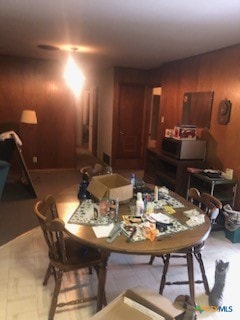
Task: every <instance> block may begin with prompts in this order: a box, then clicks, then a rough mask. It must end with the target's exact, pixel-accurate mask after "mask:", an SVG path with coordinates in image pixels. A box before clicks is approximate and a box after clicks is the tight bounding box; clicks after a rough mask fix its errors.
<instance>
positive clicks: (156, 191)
mask: <svg viewBox="0 0 240 320" xmlns="http://www.w3.org/2000/svg"><path fill="white" fill-rule="evenodd" d="M154 201H158V186H155V187H154Z"/></svg>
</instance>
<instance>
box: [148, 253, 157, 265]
mask: <svg viewBox="0 0 240 320" xmlns="http://www.w3.org/2000/svg"><path fill="white" fill-rule="evenodd" d="M154 259H155V256H154V255H151V257H150V260H149V262H148V263H149V264H150V265H152V264H153V261H154Z"/></svg>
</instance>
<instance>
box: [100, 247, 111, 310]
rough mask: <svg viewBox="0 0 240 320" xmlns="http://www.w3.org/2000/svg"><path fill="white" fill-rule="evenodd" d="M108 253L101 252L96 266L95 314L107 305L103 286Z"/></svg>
mask: <svg viewBox="0 0 240 320" xmlns="http://www.w3.org/2000/svg"><path fill="white" fill-rule="evenodd" d="M109 256H110V253H109V252H108V251H101V260H102V261H101V263H100V264H99V266H98V273H97V274H98V293H97V312H98V311H100V310H101V309H102V307H103V305H106V304H107V300H106V294H105V284H106V277H107V264H108V258H109Z"/></svg>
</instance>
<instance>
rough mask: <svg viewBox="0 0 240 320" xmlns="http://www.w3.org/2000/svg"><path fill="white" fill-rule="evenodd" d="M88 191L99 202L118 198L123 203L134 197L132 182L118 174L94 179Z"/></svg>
mask: <svg viewBox="0 0 240 320" xmlns="http://www.w3.org/2000/svg"><path fill="white" fill-rule="evenodd" d="M87 189H88V191H89V192H90V193H91V194H92V195H93V196H94V197H95V198H96V199H97V200H101V199H103V198H109V199H117V198H118V199H119V202H123V201H127V200H130V199H131V198H132V197H133V186H132V184H131V183H130V181H129V180H127V179H126V178H124V177H122V176H120V175H119V174H116V173H114V174H106V175H100V176H94V177H92V179H91V181H90V183H89V185H88V188H87Z"/></svg>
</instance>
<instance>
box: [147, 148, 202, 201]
mask: <svg viewBox="0 0 240 320" xmlns="http://www.w3.org/2000/svg"><path fill="white" fill-rule="evenodd" d="M188 167H197V168H203V167H204V161H203V160H179V159H175V158H173V157H170V156H167V155H166V154H163V153H162V152H161V150H160V149H147V151H146V157H145V168H144V179H145V180H146V179H148V180H150V181H154V182H155V184H157V185H162V186H163V185H164V186H166V187H167V188H169V189H170V190H172V191H175V192H176V193H178V194H179V195H181V196H183V197H185V198H186V196H187V185H188V172H187V168H188ZM146 181H147V180H146Z"/></svg>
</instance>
